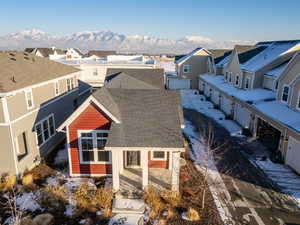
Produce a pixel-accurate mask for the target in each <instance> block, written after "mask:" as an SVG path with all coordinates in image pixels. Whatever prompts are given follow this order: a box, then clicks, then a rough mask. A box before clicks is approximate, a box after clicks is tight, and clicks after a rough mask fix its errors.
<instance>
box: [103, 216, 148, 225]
mask: <svg viewBox="0 0 300 225" xmlns="http://www.w3.org/2000/svg"><path fill="white" fill-rule="evenodd" d="M123 218H124V220H125V221H124V223H118V221H120V220H122V219H123ZM140 220H144V217H143V214H117V215H115V216H114V217H113V218H111V220H110V221H109V223H108V225H113V224H114V223H117V224H123V225H139V221H140Z"/></svg>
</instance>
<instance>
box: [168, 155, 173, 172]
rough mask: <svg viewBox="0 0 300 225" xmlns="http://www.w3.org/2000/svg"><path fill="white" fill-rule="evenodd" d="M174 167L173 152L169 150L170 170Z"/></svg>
mask: <svg viewBox="0 0 300 225" xmlns="http://www.w3.org/2000/svg"><path fill="white" fill-rule="evenodd" d="M172 167H173V152H172V151H169V170H172Z"/></svg>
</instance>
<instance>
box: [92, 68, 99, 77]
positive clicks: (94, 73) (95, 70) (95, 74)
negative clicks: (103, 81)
mask: <svg viewBox="0 0 300 225" xmlns="http://www.w3.org/2000/svg"><path fill="white" fill-rule="evenodd" d="M93 75H94V76H98V70H97V68H95V69H94V70H93Z"/></svg>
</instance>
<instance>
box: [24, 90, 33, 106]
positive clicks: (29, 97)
mask: <svg viewBox="0 0 300 225" xmlns="http://www.w3.org/2000/svg"><path fill="white" fill-rule="evenodd" d="M25 98H26V105H27V109H32V108H33V106H34V105H33V96H32V89H30V90H26V91H25Z"/></svg>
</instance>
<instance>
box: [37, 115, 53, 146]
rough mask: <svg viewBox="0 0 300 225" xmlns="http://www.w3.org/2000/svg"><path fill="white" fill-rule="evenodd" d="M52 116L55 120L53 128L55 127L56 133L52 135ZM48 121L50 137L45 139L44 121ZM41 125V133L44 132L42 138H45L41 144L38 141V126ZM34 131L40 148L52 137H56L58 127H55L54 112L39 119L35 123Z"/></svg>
mask: <svg viewBox="0 0 300 225" xmlns="http://www.w3.org/2000/svg"><path fill="white" fill-rule="evenodd" d="M50 118H52V120H53V128H54V133H53V134H52V135H51V132H50V123H49V119H50ZM45 121H47V124H48V132H49V137H48V138H47V140H45V136H44V129H43V127H44V125H43V124H44V122H45ZM38 125H40V126H41V134H42V138H43V142H42V143H41V144H40V145H39V142H38V135H37V131H36V130H37V129H36V127H37V126H38ZM34 131H35V136H36V143H37V146H38V148H41V147H42V146H43V145H45V144H46V143H47V142H48V141H49V140H50V139H51V138H52V137H54V136H55V135H56V129H55V118H54V113H51V114H50V115H48V116H46V117H45V118H44V119H42V120H40V121H38V122H37V123H35V124H34Z"/></svg>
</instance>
